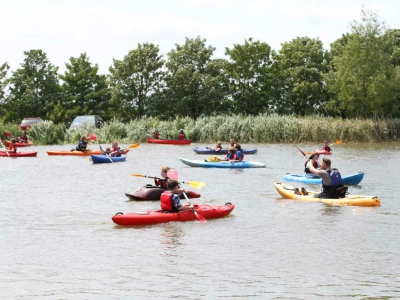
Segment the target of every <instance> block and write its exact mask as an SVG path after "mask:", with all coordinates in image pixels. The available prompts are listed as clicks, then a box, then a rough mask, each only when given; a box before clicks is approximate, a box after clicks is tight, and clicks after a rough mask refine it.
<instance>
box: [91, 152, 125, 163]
mask: <svg viewBox="0 0 400 300" xmlns="http://www.w3.org/2000/svg"><path fill="white" fill-rule="evenodd" d="M90 157H91V158H92V161H93V163H94V164H104V163H109V164H111V163H113V162H121V161H125V160H126V155H122V156H112V157H108V156H107V155H103V154H101V155H93V154H92V155H90ZM110 159H111V160H112V162H111V160H110Z"/></svg>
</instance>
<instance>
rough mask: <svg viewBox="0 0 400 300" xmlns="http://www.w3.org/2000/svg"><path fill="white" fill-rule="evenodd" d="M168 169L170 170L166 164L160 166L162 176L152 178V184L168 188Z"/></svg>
mask: <svg viewBox="0 0 400 300" xmlns="http://www.w3.org/2000/svg"><path fill="white" fill-rule="evenodd" d="M169 170H171V168H170V167H168V166H163V167H161V177H162V178H154V184H155V185H156V186H159V187H162V188H163V189H168V181H169V178H168V176H167V173H168V171H169Z"/></svg>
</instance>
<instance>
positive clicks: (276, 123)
mask: <svg viewBox="0 0 400 300" xmlns="http://www.w3.org/2000/svg"><path fill="white" fill-rule="evenodd" d="M67 128H68V127H66V126H65V125H64V124H58V125H55V124H53V123H52V122H49V121H46V122H44V123H42V124H38V125H34V126H32V128H30V129H29V131H28V137H29V138H31V139H32V140H33V141H34V143H35V144H37V145H52V144H76V143H78V141H79V138H80V136H81V135H88V134H89V133H94V134H95V135H96V136H97V138H98V141H99V143H108V144H110V143H111V142H113V141H118V142H119V143H126V144H130V143H136V142H145V141H146V136H152V134H153V132H154V130H155V129H157V130H158V131H159V132H160V138H174V139H176V138H177V135H178V131H179V129H181V128H183V129H184V130H185V133H186V135H187V137H188V138H190V139H192V140H193V141H195V142H202V143H211V144H214V143H216V141H218V140H221V141H224V142H227V141H229V139H231V138H234V139H235V140H237V141H239V142H240V143H299V142H310V143H322V142H323V141H324V140H329V141H331V142H334V141H336V140H340V139H342V140H344V141H345V142H364V143H373V142H393V141H399V137H400V120H399V119H351V120H350V119H341V118H331V117H324V116H313V117H296V116H279V115H277V114H273V115H267V114H264V115H258V116H243V115H234V116H212V117H199V118H196V119H193V118H188V117H186V118H176V119H174V120H170V121H161V120H159V119H156V118H146V117H144V118H141V119H139V120H135V121H131V122H128V123H122V122H119V121H111V122H109V123H107V124H106V126H104V127H102V128H100V129H90V128H87V129H80V130H78V131H77V130H75V129H72V130H69V129H67ZM4 131H7V132H10V133H11V134H13V135H20V132H21V130H20V129H19V126H17V125H4V124H0V132H1V133H2V132H4ZM3 138H4V137H3Z"/></svg>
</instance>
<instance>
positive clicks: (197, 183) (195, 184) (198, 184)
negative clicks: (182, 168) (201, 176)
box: [183, 181, 206, 190]
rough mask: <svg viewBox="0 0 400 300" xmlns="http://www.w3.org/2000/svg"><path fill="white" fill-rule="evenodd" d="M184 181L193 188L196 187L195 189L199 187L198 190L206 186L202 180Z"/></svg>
mask: <svg viewBox="0 0 400 300" xmlns="http://www.w3.org/2000/svg"><path fill="white" fill-rule="evenodd" d="M183 182H184V183H187V184H188V185H190V186H191V187H192V188H195V189H198V190H200V189H202V188H204V187H205V186H206V183H205V182H201V181H190V182H185V181H183Z"/></svg>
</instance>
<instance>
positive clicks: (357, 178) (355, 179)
mask: <svg viewBox="0 0 400 300" xmlns="http://www.w3.org/2000/svg"><path fill="white" fill-rule="evenodd" d="M314 153H318V154H320V155H331V154H332V152H331V151H326V150H324V149H317V150H315V151H314ZM363 178H364V172H358V173H355V174H350V175H344V176H342V181H343V184H344V185H357V184H359V183H360V182H361V181H362V180H363ZM283 180H285V181H294V182H301V183H306V184H319V185H321V184H322V179H321V178H319V177H318V176H314V175H312V174H304V175H302V174H291V173H286V175H284V176H283ZM274 186H275V188H276V190H277V191H278V193H279V194H280V195H281V196H282V197H283V198H286V199H292V200H297V201H303V202H322V203H325V204H328V205H334V206H379V205H380V203H381V201H380V199H379V198H378V197H376V196H362V195H349V194H347V193H346V195H345V196H344V197H343V198H339V199H324V198H315V197H314V195H315V194H316V192H313V191H309V190H306V193H305V194H302V193H300V195H299V194H298V193H295V191H296V190H298V191H300V190H301V189H299V187H293V186H289V185H285V184H282V183H279V182H275V183H274Z"/></svg>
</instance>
